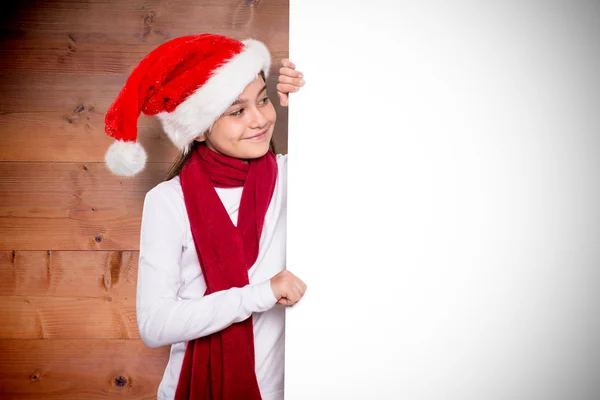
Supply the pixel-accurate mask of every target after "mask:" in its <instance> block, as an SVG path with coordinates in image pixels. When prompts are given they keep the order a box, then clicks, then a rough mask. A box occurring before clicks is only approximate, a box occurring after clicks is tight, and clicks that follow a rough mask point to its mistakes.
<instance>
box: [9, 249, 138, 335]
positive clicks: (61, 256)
mask: <svg viewBox="0 0 600 400" xmlns="http://www.w3.org/2000/svg"><path fill="white" fill-rule="evenodd" d="M137 261H138V253H137V252H131V251H125V252H120V251H118V252H108V251H67V252H61V251H15V252H13V251H3V252H0V339H71V338H124V339H126V338H139V331H138V329H137V324H136V315H135V290H136V283H137Z"/></svg>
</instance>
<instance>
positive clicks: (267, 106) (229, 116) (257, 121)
mask: <svg viewBox="0 0 600 400" xmlns="http://www.w3.org/2000/svg"><path fill="white" fill-rule="evenodd" d="M275 117H276V114H275V107H273V104H272V103H271V102H270V101H269V98H268V97H267V86H266V85H265V81H264V80H263V78H262V76H261V75H257V76H256V78H255V79H254V80H253V81H252V82H250V83H249V84H248V86H246V88H245V89H244V91H243V92H242V94H240V96H239V97H238V99H237V100H236V101H235V102H234V103H233V104H232V105H231V106H230V107H229V108H228V109H227V111H225V113H224V114H223V115H222V116H221V117H219V119H217V120H216V121H215V123H214V124H213V125H212V127H211V128H210V130H209V131H208V133H207V134H206V135H202V136H200V137H198V138H197V139H196V140H197V141H199V142H204V141H205V142H206V145H207V146H208V148H210V149H211V150H214V151H216V152H218V153H221V154H225V155H227V156H230V157H235V158H240V159H244V160H246V159H252V158H258V157H261V156H263V155H264V154H265V153H266V152H267V151H268V150H269V143H270V141H271V137H272V136H273V130H274V128H275Z"/></svg>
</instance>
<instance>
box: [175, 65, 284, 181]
mask: <svg viewBox="0 0 600 400" xmlns="http://www.w3.org/2000/svg"><path fill="white" fill-rule="evenodd" d="M260 75H261V76H262V78H263V81H264V82H265V83H267V79H266V77H265V73H264V71H260ZM203 145H204V143H203V142H198V141H197V140H194V142H193V143H192V144H190V146H189V147H188V149H187V151H182V152H181V153H180V154H179V155H178V156H177V158H176V159H175V161H174V162H173V164H172V165H171V167H170V168H169V171H168V172H167V176H166V177H165V181H168V180H171V179H173V178H174V177H176V176H177V175H179V174H180V173H181V170H182V169H183V166H184V165H185V164H186V163H187V162H188V160H189V159H190V157H191V156H192V153H193V152H194V151H196V148H197V147H198V146H203ZM269 150H270V151H272V152H273V153H275V141H274V140H273V137H271V141H270V142H269Z"/></svg>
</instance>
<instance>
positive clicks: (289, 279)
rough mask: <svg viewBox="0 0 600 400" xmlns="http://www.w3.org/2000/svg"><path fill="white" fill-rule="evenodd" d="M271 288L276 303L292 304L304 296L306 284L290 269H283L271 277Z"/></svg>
mask: <svg viewBox="0 0 600 400" xmlns="http://www.w3.org/2000/svg"><path fill="white" fill-rule="evenodd" d="M271 290H272V291H273V294H274V295H275V297H276V298H277V303H279V304H283V305H286V306H293V305H294V304H296V303H297V302H298V301H300V299H301V298H302V296H304V292H306V285H305V284H304V282H302V281H301V280H300V278H298V277H296V276H295V275H294V274H292V273H291V272H290V271H288V270H284V271H281V272H280V273H278V274H277V275H275V276H274V277H272V278H271Z"/></svg>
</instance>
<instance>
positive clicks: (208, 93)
mask: <svg viewBox="0 0 600 400" xmlns="http://www.w3.org/2000/svg"><path fill="white" fill-rule="evenodd" d="M270 65H271V56H270V54H269V51H268V49H267V47H266V46H265V45H264V44H263V43H261V42H259V41H257V40H253V39H248V40H244V41H237V40H234V39H231V38H228V37H225V36H220V35H213V34H202V35H196V36H184V37H180V38H177V39H173V40H170V41H168V42H166V43H164V44H162V45H160V46H159V47H157V48H156V49H155V50H153V51H152V52H151V53H150V54H148V55H147V56H146V57H145V58H144V59H143V60H142V61H141V62H140V63H139V64H138V66H137V67H136V68H135V69H134V70H133V72H132V73H131V75H130V76H129V78H128V79H127V82H126V83H125V86H124V87H123V89H122V90H121V92H120V93H119V95H118V96H117V98H116V100H115V101H114V103H113V104H112V105H111V107H110V108H109V110H108V112H107V114H106V118H105V130H106V133H107V134H108V135H109V136H111V137H113V138H115V139H116V140H115V142H114V143H113V144H112V145H111V146H110V147H109V148H108V151H107V152H106V156H105V161H106V165H107V166H108V168H109V169H110V170H111V171H112V172H113V173H115V174H116V175H120V176H134V175H136V174H137V173H139V172H140V171H142V170H143V169H144V166H145V164H146V159H147V155H146V152H145V150H144V149H143V147H142V146H141V145H140V144H139V143H138V142H137V141H136V140H137V121H138V117H139V115H140V113H144V114H145V115H156V116H157V117H158V119H159V120H160V122H161V124H162V127H163V129H164V131H165V133H166V134H167V136H168V137H169V139H170V140H171V141H172V142H173V144H174V145H175V146H176V147H177V148H178V149H180V150H182V151H186V150H187V149H188V148H189V145H190V144H191V143H192V142H193V141H194V139H195V138H197V137H198V136H200V135H202V134H203V133H205V132H206V131H207V130H208V129H209V127H210V126H211V124H212V123H213V122H214V121H215V120H216V119H217V118H219V117H220V116H221V115H222V114H223V113H224V112H225V111H226V110H227V108H229V107H230V106H231V104H232V103H233V102H234V101H235V99H236V98H237V97H238V96H239V95H240V94H241V93H242V92H243V91H244V89H245V88H246V86H247V85H248V84H249V83H250V82H252V80H253V79H254V78H256V75H257V74H258V73H259V72H261V71H263V72H264V73H265V76H268V74H269V68H270Z"/></svg>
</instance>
